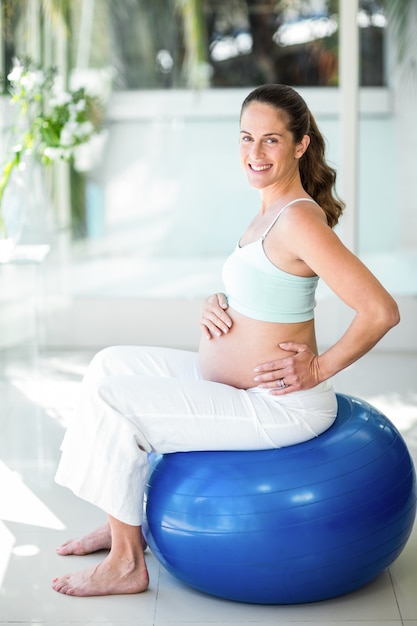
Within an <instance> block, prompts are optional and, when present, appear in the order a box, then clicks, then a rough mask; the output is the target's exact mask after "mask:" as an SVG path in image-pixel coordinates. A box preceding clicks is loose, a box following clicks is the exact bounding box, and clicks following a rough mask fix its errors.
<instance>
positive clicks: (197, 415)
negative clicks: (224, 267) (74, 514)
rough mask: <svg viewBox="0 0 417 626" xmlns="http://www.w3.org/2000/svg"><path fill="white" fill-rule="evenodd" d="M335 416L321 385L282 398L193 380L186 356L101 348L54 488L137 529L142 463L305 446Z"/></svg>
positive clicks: (194, 363) (331, 396)
mask: <svg viewBox="0 0 417 626" xmlns="http://www.w3.org/2000/svg"><path fill="white" fill-rule="evenodd" d="M336 411H337V402H336V396H335V393H334V391H333V389H332V386H331V384H330V383H328V382H326V383H322V384H320V385H318V386H317V387H315V388H313V389H309V390H306V391H300V392H294V393H290V394H287V395H285V396H272V395H270V394H269V393H268V390H265V389H263V390H262V389H259V388H257V387H255V388H253V389H249V390H243V389H236V388H235V387H231V386H229V385H224V384H220V383H214V382H209V381H206V380H203V379H202V377H201V374H200V371H199V366H198V355H197V354H196V353H194V352H188V351H183V350H174V349H165V348H147V347H145V348H143V347H135V346H120V347H112V348H106V349H105V350H102V351H101V352H99V353H98V354H97V355H96V356H95V357H94V359H93V360H92V362H91V364H90V365H89V368H88V370H87V372H86V375H85V377H84V380H83V384H82V389H81V401H80V406H79V409H78V411H77V413H76V415H75V417H74V419H73V421H72V422H71V423H70V425H69V427H68V429H67V432H66V434H65V438H64V441H63V445H62V457H61V461H60V464H59V467H58V471H57V475H56V481H57V482H58V483H59V484H61V485H64V486H66V487H68V488H70V489H71V490H72V491H74V493H75V494H77V495H78V496H79V497H81V498H83V499H85V500H88V501H89V502H91V503H92V504H95V505H97V506H98V507H100V508H101V509H103V510H104V511H105V512H106V513H108V514H109V515H111V516H113V517H115V518H116V519H118V520H120V521H122V522H125V523H126V524H131V525H133V526H136V525H140V524H141V521H142V508H143V497H144V488H145V483H146V477H147V471H148V453H149V452H157V453H162V454H163V453H167V452H179V451H191V450H260V449H267V448H279V447H283V446H289V445H293V444H297V443H300V442H302V441H306V440H308V439H311V438H313V437H316V436H317V435H319V434H320V433H322V432H324V431H325V430H327V429H328V428H329V427H330V426H331V425H332V423H333V422H334V419H335V416H336Z"/></svg>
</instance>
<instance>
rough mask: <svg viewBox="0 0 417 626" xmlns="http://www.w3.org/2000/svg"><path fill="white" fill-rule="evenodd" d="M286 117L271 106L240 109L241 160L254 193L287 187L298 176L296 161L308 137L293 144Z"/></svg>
mask: <svg viewBox="0 0 417 626" xmlns="http://www.w3.org/2000/svg"><path fill="white" fill-rule="evenodd" d="M286 122H287V119H286V113H285V112H283V111H281V110H279V109H276V108H275V107H274V106H272V105H270V104H266V103H263V102H252V103H251V104H249V105H248V106H246V107H245V108H244V109H243V112H242V116H241V123H240V129H241V130H240V160H241V164H242V167H243V169H244V171H245V172H246V175H247V177H248V181H249V184H250V185H251V186H252V187H254V188H255V189H264V188H265V187H269V186H270V185H278V186H279V185H281V184H282V185H286V184H287V183H289V182H290V181H291V180H293V179H294V177H296V176H298V160H299V159H300V158H301V156H302V155H303V154H304V152H305V151H306V149H307V147H308V144H309V137H308V136H307V135H305V136H304V137H303V139H302V141H301V142H300V143H299V144H295V143H294V138H293V135H292V133H291V132H290V131H289V130H288V128H287V123H286Z"/></svg>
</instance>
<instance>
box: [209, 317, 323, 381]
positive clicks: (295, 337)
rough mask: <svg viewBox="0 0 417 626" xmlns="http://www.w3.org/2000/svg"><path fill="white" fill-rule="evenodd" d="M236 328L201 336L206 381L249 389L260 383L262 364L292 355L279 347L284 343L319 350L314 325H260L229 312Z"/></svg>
mask: <svg viewBox="0 0 417 626" xmlns="http://www.w3.org/2000/svg"><path fill="white" fill-rule="evenodd" d="M228 313H229V315H230V317H231V318H232V322H233V324H232V328H231V329H230V331H229V332H228V333H227V334H225V335H221V336H220V337H212V338H211V339H210V340H208V339H207V338H206V337H205V336H202V337H201V341H200V348H199V359H200V369H201V372H202V375H203V377H204V378H205V379H206V380H212V381H215V382H220V383H226V384H228V385H233V386H234V387H238V388H239V389H249V388H250V387H255V386H256V385H257V384H258V383H257V382H256V381H255V380H254V378H255V376H256V373H255V372H254V369H255V367H256V366H257V365H260V364H261V363H266V362H268V361H273V360H275V359H280V358H283V357H288V356H290V355H291V354H293V353H291V352H288V351H285V350H282V349H281V348H280V347H279V344H280V343H282V342H284V341H297V342H298V343H306V344H307V345H309V346H310V347H311V349H313V350H315V339H314V322H313V320H311V321H310V322H302V323H299V324H276V323H271V322H259V321H257V320H252V319H249V318H247V317H245V316H243V315H238V314H236V313H235V312H234V311H230V310H228Z"/></svg>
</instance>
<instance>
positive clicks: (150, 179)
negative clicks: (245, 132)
mask: <svg viewBox="0 0 417 626" xmlns="http://www.w3.org/2000/svg"><path fill="white" fill-rule="evenodd" d="M248 91H249V90H241V89H239V90H235V89H229V90H227V89H220V90H210V91H206V92H204V91H203V92H200V93H198V94H195V93H191V92H189V91H156V92H149V91H146V92H135V93H132V92H128V93H116V94H114V96H113V99H112V102H111V106H110V110H109V114H108V118H109V130H110V132H109V141H108V144H107V149H106V153H105V157H104V162H103V165H102V168H101V169H100V171H99V172H97V175H98V177H99V179H100V182H101V185H102V186H103V189H104V202H105V224H106V232H107V234H108V236H110V237H112V238H113V240H114V241H117V239H118V236H119V238H120V242H121V243H120V245H121V246H122V247H123V249H124V250H126V245H128V246H131V247H132V249H138V248H139V249H140V250H142V251H143V253H144V255H146V256H147V255H149V254H150V255H156V256H195V255H206V256H211V255H214V256H215V255H223V254H227V252H228V251H229V250H230V247H231V245H232V244H233V243H234V241H235V240H236V238H237V237H238V236H239V234H240V233H241V231H242V230H243V228H244V226H245V224H246V223H247V221H248V220H249V219H250V218H251V217H252V216H253V214H254V213H255V212H256V211H257V209H258V194H257V192H254V191H252V190H251V189H250V188H249V187H248V186H247V183H246V180H245V179H244V176H243V174H242V172H241V170H240V165H239V162H238V132H239V131H238V118H239V111H240V105H241V102H242V100H243V98H244V97H245V95H246V94H247V93H248ZM300 92H301V93H302V95H303V96H304V98H305V99H306V101H307V103H308V105H309V106H310V108H311V110H312V112H313V114H314V115H315V117H316V119H317V122H318V124H319V127H320V129H321V130H322V133H323V135H324V136H325V138H326V142H327V146H328V159H329V162H330V163H331V164H332V165H334V166H335V167H336V169H337V170H338V172H339V177H342V176H343V171H342V168H341V162H340V153H341V149H340V135H341V130H340V122H339V110H338V109H339V99H338V91H337V90H336V89H327V88H324V89H303V90H300ZM360 108H361V111H360V126H359V132H360V154H359V172H360V174H359V207H358V211H359V216H360V221H359V226H360V236H359V243H360V251H361V252H364V253H369V252H381V251H382V252H387V251H394V250H397V249H398V247H399V246H400V243H401V241H400V234H401V230H400V228H399V223H398V219H397V218H398V216H399V210H398V209H399V202H398V200H399V196H398V193H396V189H397V187H398V179H397V176H398V169H399V160H400V159H399V157H400V155H399V154H398V153H397V150H398V145H397V143H396V141H395V132H396V128H397V123H396V116H395V111H394V110H393V109H392V99H391V98H390V95H389V93H388V91H387V90H384V89H373V90H371V89H368V90H363V92H362V94H361V105H360ZM393 211H394V213H393ZM393 217H394V219H393ZM344 219H346V220H348V219H349V207H347V211H346V217H345V218H344ZM123 233H124V234H123ZM341 236H342V237H343V230H342V231H341ZM122 242H123V243H122ZM415 243H416V244H417V236H416V242H415ZM116 245H117V244H116Z"/></svg>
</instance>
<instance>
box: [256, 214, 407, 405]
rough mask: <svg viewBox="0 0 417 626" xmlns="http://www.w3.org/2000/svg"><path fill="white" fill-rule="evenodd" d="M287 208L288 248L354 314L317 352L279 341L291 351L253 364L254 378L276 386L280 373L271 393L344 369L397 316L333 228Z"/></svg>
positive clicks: (393, 305) (303, 385)
mask: <svg viewBox="0 0 417 626" xmlns="http://www.w3.org/2000/svg"><path fill="white" fill-rule="evenodd" d="M297 213H298V215H297V214H296V213H295V211H294V212H291V217H290V218H289V219H286V220H285V224H284V223H283V224H282V226H283V229H285V230H286V231H287V232H286V233H283V232H282V233H281V236H285V237H286V241H290V242H291V244H290V245H289V247H288V250H291V251H293V252H294V253H295V255H296V256H297V257H298V259H300V260H302V261H303V263H304V264H305V265H307V266H308V267H309V268H311V270H312V271H313V272H315V273H316V274H317V275H318V276H320V278H321V279H322V280H324V281H325V282H326V284H327V285H328V286H329V287H330V288H331V289H332V290H333V291H334V293H335V294H336V295H337V296H339V297H340V298H341V300H343V302H345V304H347V305H348V306H349V307H350V308H352V309H353V310H354V311H355V312H356V314H355V317H354V319H353V321H352V323H351V324H350V325H349V327H348V328H347V329H346V332H345V333H344V334H343V335H342V337H341V338H340V339H339V341H337V342H336V343H335V344H334V345H333V346H331V347H330V348H329V349H328V350H326V351H325V352H323V353H322V354H320V355H315V354H313V353H312V352H311V351H310V350H309V349H308V348H307V346H304V345H302V344H296V343H284V344H281V345H280V347H281V348H283V349H285V350H288V351H289V352H290V353H291V354H290V355H289V356H288V357H286V358H284V359H280V360H277V361H274V362H272V363H264V364H262V365H260V366H258V368H256V372H255V373H256V377H255V381H256V382H257V383H258V384H261V385H262V386H267V387H273V388H274V389H276V382H277V380H279V379H281V378H283V379H284V382H285V384H286V385H287V387H286V388H285V389H283V390H280V391H278V390H277V389H276V391H273V393H274V394H275V393H276V394H279V395H281V394H283V393H289V392H291V391H297V390H300V389H308V388H310V387H313V386H315V385H317V384H318V383H320V382H322V381H324V380H327V379H328V378H331V377H332V376H334V375H335V374H337V373H338V372H340V371H341V370H343V369H345V368H346V367H348V366H349V365H351V364H352V363H354V362H355V361H357V360H358V359H359V358H360V357H362V356H363V355H364V354H366V353H367V352H369V350H371V348H373V347H374V346H375V344H376V343H378V341H379V340H380V339H381V338H382V337H383V336H384V335H385V334H386V333H387V332H388V331H389V330H390V329H391V328H392V327H393V326H395V325H396V324H398V322H399V320H400V316H399V311H398V306H397V304H396V302H395V300H394V299H393V298H392V297H391V296H390V294H389V293H388V292H387V291H386V290H385V289H384V287H383V286H382V285H381V284H380V282H379V281H378V280H377V279H376V278H375V276H374V275H373V274H372V273H371V272H370V271H369V270H368V269H367V268H366V267H365V265H364V264H363V263H362V262H361V261H360V260H359V259H358V258H357V257H356V256H355V255H354V254H352V253H351V252H350V251H349V250H348V249H347V248H346V247H345V246H344V245H343V244H342V242H341V241H340V240H339V238H338V237H337V236H336V235H335V233H334V232H333V231H332V230H331V229H330V228H329V227H328V226H327V225H326V224H324V223H323V221H322V220H321V219H320V218H319V217H317V215H314V214H311V213H308V212H306V211H300V212H297Z"/></svg>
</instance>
